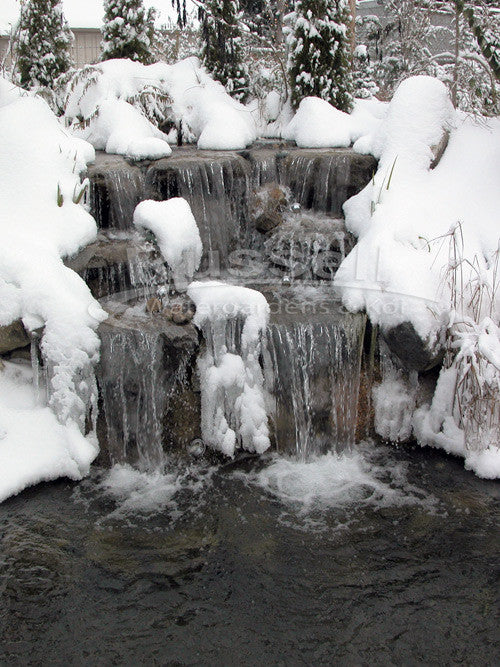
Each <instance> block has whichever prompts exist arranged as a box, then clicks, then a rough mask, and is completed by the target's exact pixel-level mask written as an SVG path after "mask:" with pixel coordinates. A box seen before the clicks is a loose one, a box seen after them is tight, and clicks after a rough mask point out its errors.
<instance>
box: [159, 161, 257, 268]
mask: <svg viewBox="0 0 500 667" xmlns="http://www.w3.org/2000/svg"><path fill="white" fill-rule="evenodd" d="M147 181H148V189H149V192H150V193H151V196H152V198H154V199H159V200H165V199H170V198H172V197H183V198H184V199H186V200H187V202H188V203H189V205H190V206H191V210H192V212H193V215H194V217H195V219H196V222H197V223H198V228H199V230H200V236H201V240H202V243H203V249H204V262H203V268H206V265H207V259H208V258H209V257H212V258H213V257H216V258H217V259H216V261H217V262H218V263H219V264H220V266H221V267H222V268H223V267H224V266H226V264H227V257H228V255H229V253H230V252H231V251H232V250H234V249H235V248H236V247H237V246H238V245H243V246H244V245H245V241H246V238H247V236H248V233H249V230H248V202H247V199H248V192H249V189H250V166H249V164H248V162H247V161H246V160H244V159H243V158H242V157H240V156H236V155H229V156H227V157H223V158H219V159H217V160H214V159H207V158H204V157H199V158H197V159H192V158H191V159H188V158H182V156H181V157H179V158H178V159H177V160H176V159H175V158H173V157H172V158H169V159H168V160H167V161H164V162H161V163H160V164H155V165H152V166H151V167H150V168H149V169H148V172H147Z"/></svg>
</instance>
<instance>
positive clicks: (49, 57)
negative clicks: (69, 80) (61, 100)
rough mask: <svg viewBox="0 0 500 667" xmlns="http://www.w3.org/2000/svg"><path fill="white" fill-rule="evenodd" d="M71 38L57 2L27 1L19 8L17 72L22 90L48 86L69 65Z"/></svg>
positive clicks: (60, 3) (60, 4)
mask: <svg viewBox="0 0 500 667" xmlns="http://www.w3.org/2000/svg"><path fill="white" fill-rule="evenodd" d="M72 42H73V35H72V33H71V31H70V29H69V27H68V24H67V22H66V19H65V18H64V14H63V11H62V2H61V0H28V1H27V2H26V3H24V4H23V5H22V6H21V21H20V33H19V39H18V42H17V69H18V73H19V81H20V84H21V85H22V86H23V87H24V88H34V87H40V86H47V87H49V88H50V87H52V85H53V83H54V80H55V79H57V77H58V76H60V75H61V74H63V73H64V72H66V71H67V70H68V69H69V68H70V67H71V64H72V61H71V55H70V47H71V44H72Z"/></svg>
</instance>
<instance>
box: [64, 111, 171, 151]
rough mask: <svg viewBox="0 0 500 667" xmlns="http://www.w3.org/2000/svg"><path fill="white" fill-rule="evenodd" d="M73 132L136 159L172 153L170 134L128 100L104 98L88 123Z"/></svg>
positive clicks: (105, 149)
mask: <svg viewBox="0 0 500 667" xmlns="http://www.w3.org/2000/svg"><path fill="white" fill-rule="evenodd" d="M73 132H74V134H75V135H77V136H78V135H80V136H81V137H82V138H84V139H86V140H87V141H89V142H90V143H91V144H92V145H93V146H94V148H96V149H97V150H102V151H106V153H112V154H115V155H124V156H125V157H128V158H132V159H134V160H147V159H149V160H159V159H160V158H162V157H168V156H169V155H171V153H172V149H171V148H170V146H169V145H168V143H167V136H166V135H165V134H164V133H163V132H160V130H159V129H158V128H157V127H155V126H154V125H153V124H152V123H150V121H149V120H148V119H147V118H146V117H145V116H144V115H143V114H142V113H141V112H140V111H139V110H138V109H136V108H135V107H133V106H132V105H131V104H129V103H128V102H125V101H124V100H104V101H103V102H102V103H100V104H99V106H98V107H97V109H96V114H95V115H94V116H93V117H92V119H91V120H90V122H89V124H88V126H87V127H85V128H84V129H82V130H80V131H78V130H77V129H74V130H73Z"/></svg>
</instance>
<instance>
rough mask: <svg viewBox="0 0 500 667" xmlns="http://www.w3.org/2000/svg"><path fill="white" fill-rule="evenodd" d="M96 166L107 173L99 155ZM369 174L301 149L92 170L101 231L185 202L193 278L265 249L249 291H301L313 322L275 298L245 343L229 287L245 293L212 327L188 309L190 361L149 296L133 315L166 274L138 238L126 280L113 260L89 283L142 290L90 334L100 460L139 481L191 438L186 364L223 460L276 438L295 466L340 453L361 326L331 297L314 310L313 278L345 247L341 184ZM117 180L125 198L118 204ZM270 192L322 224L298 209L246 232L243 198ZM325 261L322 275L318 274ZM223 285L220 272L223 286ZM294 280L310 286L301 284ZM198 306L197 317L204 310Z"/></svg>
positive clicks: (182, 155)
mask: <svg viewBox="0 0 500 667" xmlns="http://www.w3.org/2000/svg"><path fill="white" fill-rule="evenodd" d="M254 153H255V154H254ZM100 159H101V161H104V162H105V160H106V159H107V158H100ZM370 160H371V158H370ZM363 161H365V162H366V164H365V162H363ZM122 162H123V161H122ZM370 164H371V163H370ZM370 164H368V161H367V158H366V156H356V155H355V154H348V153H347V152H346V151H333V152H332V151H326V152H323V151H307V152H304V151H301V152H300V155H299V154H298V152H297V151H295V150H288V151H287V150H284V151H276V149H275V148H273V149H269V148H264V149H262V152H261V153H259V151H258V150H256V151H245V152H243V153H241V154H240V155H238V154H234V153H225V154H209V153H205V154H199V153H197V154H196V155H194V154H193V151H192V150H191V149H186V150H181V151H179V153H178V154H177V155H175V154H174V155H173V156H172V157H171V158H168V159H164V160H159V161H157V162H153V163H150V164H149V165H148V164H146V165H143V166H142V167H138V166H130V167H126V168H125V169H123V170H122V171H120V168H119V165H118V164H111V166H110V171H111V172H112V173H114V174H119V175H118V176H112V175H110V177H109V179H108V177H107V176H104V175H103V174H102V173H101V172H103V171H105V169H104V170H103V169H102V166H103V165H102V164H101V165H97V167H100V168H101V169H100V170H99V168H97V167H96V171H95V174H94V176H93V177H92V176H91V180H94V181H95V183H94V192H95V193H98V197H94V206H97V205H102V212H101V213H102V215H101V217H100V218H99V220H100V221H101V223H102V225H103V226H104V227H107V228H110V227H114V228H115V229H118V230H120V229H121V230H124V229H126V230H127V231H126V235H127V238H128V236H130V233H131V232H130V231H129V230H130V226H131V223H132V217H133V209H134V207H135V204H136V203H138V202H137V199H153V200H160V201H163V200H166V199H171V198H173V197H184V198H185V199H186V200H187V201H188V203H189V204H190V205H191V208H192V212H193V214H194V217H195V219H196V222H197V223H198V226H199V231H200V236H201V239H202V241H203V245H204V258H203V260H202V265H201V268H202V270H204V269H206V268H207V264H208V261H207V260H212V259H213V256H214V255H215V257H216V262H217V264H215V266H214V265H213V264H212V267H211V268H212V270H214V269H215V270H216V269H217V267H218V266H220V268H221V271H222V275H224V269H225V268H228V266H229V264H228V262H229V260H230V254H231V252H232V251H233V250H237V249H238V248H240V249H245V248H250V249H251V251H253V252H261V253H262V252H263V256H264V260H265V262H266V261H267V264H265V263H264V264H263V267H264V268H263V271H264V273H262V274H259V275H260V277H259V281H262V282H263V283H264V284H265V283H266V282H267V283H268V284H267V287H265V288H264V289H263V290H262V291H263V292H264V294H265V296H266V297H267V292H268V291H269V290H271V291H272V289H274V288H272V287H270V286H269V282H271V283H272V284H276V281H277V283H278V286H277V288H276V290H275V291H276V292H277V293H279V294H283V291H284V290H285V291H286V289H289V288H286V287H284V286H282V287H280V286H279V285H280V284H281V279H282V278H283V277H284V276H285V277H287V276H288V278H290V277H291V278H292V280H293V284H294V285H296V286H297V288H298V289H299V290H300V289H303V290H304V289H305V290H306V291H308V292H307V294H306V295H303V296H299V298H298V302H299V303H301V302H302V301H303V302H304V303H309V301H310V300H313V301H316V302H317V305H318V310H316V311H315V312H314V313H312V314H310V313H308V314H304V313H301V310H300V308H299V309H298V310H297V309H295V310H294V311H293V313H288V312H284V311H283V310H278V311H274V310H273V309H272V305H273V303H272V302H273V299H274V300H275V301H276V299H275V297H276V294H275V295H274V296H272V298H271V299H268V301H269V303H270V304H271V310H272V313H273V315H272V317H271V322H270V323H269V325H267V329H266V324H265V323H264V324H263V323H262V322H260V323H259V325H258V327H257V329H256V330H255V331H254V332H253V334H252V335H255V336H256V337H255V338H253V339H252V340H250V339H249V338H248V336H246V334H245V335H243V332H244V330H245V326H246V324H245V321H248V319H247V313H246V311H245V306H246V305H248V304H245V303H244V302H245V299H246V297H247V293H248V292H252V290H246V292H245V294H243V293H239V292H238V290H245V288H243V287H238V286H236V285H225V288H227V289H228V290H229V292H228V293H227V294H228V295H229V301H230V303H232V305H233V306H234V305H235V304H236V306H237V311H238V312H236V313H235V314H233V315H234V316H233V315H231V314H229V315H228V314H224V313H222V315H221V311H220V310H219V311H217V314H216V315H215V316H214V317H207V318H204V317H203V315H200V314H199V310H198V311H197V313H196V315H195V323H196V324H197V325H198V326H199V328H200V330H201V331H202V334H203V337H204V338H205V345H204V347H203V348H202V353H201V355H199V351H200V348H199V341H198V334H197V332H196V330H195V328H194V327H193V326H192V325H191V324H188V325H187V326H184V327H180V326H174V325H173V324H171V323H169V322H167V320H169V318H170V320H171V319H172V316H171V314H170V315H168V314H166V313H167V310H168V308H166V309H165V304H163V305H162V306H161V307H160V308H163V309H164V310H163V311H161V310H160V311H158V312H157V311H156V307H157V306H156V302H157V301H158V299H156V298H153V299H150V300H151V301H152V302H153V301H154V303H153V304H152V306H153V307H154V308H155V310H152V311H151V312H149V313H146V311H145V304H146V301H147V299H148V298H149V297H151V296H154V295H155V294H156V293H157V288H158V287H159V286H163V290H164V291H163V292H162V294H167V293H168V282H169V275H168V270H167V269H166V267H165V264H164V263H163V261H162V260H161V258H160V262H159V266H158V267H155V248H154V247H153V246H152V244H150V240H149V239H147V238H144V237H142V238H141V239H140V244H143V245H144V246H147V245H148V244H150V245H151V248H149V251H148V252H146V253H142V252H139V253H137V252H135V253H131V254H130V256H127V267H126V271H125V273H122V268H121V267H120V266H119V264H120V262H117V266H116V271H115V267H114V266H113V267H112V270H111V271H108V273H107V277H105V276H103V277H102V279H101V281H104V280H108V283H109V289H107V288H106V289H105V290H104V291H108V292H109V291H117V290H118V291H123V289H124V288H126V290H125V291H127V290H128V289H130V287H134V286H135V287H137V286H139V287H141V290H142V292H141V293H140V294H138V293H136V295H135V297H134V298H133V299H132V300H130V298H129V297H128V296H127V295H124V298H123V303H122V307H121V308H122V310H121V311H120V312H119V313H118V315H117V313H116V311H115V310H113V308H111V310H110V312H111V313H112V317H111V318H110V321H108V322H106V323H104V324H103V325H101V337H102V354H101V365H100V369H99V384H100V387H101V396H102V405H103V408H104V410H103V411H104V415H105V422H106V429H105V430H106V432H107V440H108V447H109V450H110V457H111V459H112V461H114V462H135V463H136V464H137V465H138V467H139V468H141V469H143V470H152V469H155V468H158V467H160V468H161V467H162V466H163V464H164V461H165V459H164V453H163V450H164V447H165V444H166V442H169V443H171V444H172V445H173V446H175V447H179V446H181V447H182V446H184V445H189V443H190V442H191V441H192V440H193V438H196V437H199V435H197V433H198V434H199V424H200V421H199V420H200V393H199V388H198V387H196V386H195V385H196V382H195V380H194V376H195V375H196V372H195V369H196V359H197V358H198V359H199V363H198V370H199V371H200V381H201V405H202V411H201V412H202V424H201V426H202V430H203V432H204V436H205V440H206V442H207V444H211V445H212V446H214V447H215V448H216V449H221V450H222V451H224V452H225V453H227V454H229V455H232V454H233V453H234V450H235V449H236V448H238V447H243V448H245V449H248V450H250V451H255V452H262V451H264V450H265V449H267V447H268V446H269V443H270V442H272V441H274V442H275V444H276V447H277V448H278V450H279V451H281V452H283V453H286V454H288V455H294V456H296V457H297V458H299V459H300V460H307V459H309V458H311V457H313V456H315V455H317V454H321V453H324V452H326V451H331V450H332V449H335V450H338V451H340V450H341V449H344V448H345V447H350V446H351V445H352V443H353V442H354V432H355V427H356V414H357V395H358V389H359V376H360V358H361V350H362V340H363V332H364V324H365V320H364V318H363V316H361V315H349V314H346V313H342V312H341V311H340V310H339V307H338V304H336V305H335V306H332V305H331V303H330V302H331V301H332V297H331V292H329V294H330V297H329V299H330V301H329V302H328V305H327V307H326V310H324V311H323V310H321V308H322V306H321V299H322V288H321V282H318V279H320V281H321V280H323V286H324V285H325V283H324V281H325V280H327V279H329V278H330V277H331V275H333V273H334V271H335V269H336V267H337V265H338V263H339V262H340V261H341V259H342V258H343V257H344V256H345V254H346V253H347V252H348V251H349V249H350V243H351V239H350V238H349V236H348V235H347V234H346V232H345V228H344V226H343V224H342V222H341V221H339V220H336V219H335V217H334V216H335V215H338V214H339V212H340V210H341V205H342V203H343V201H344V199H345V198H346V196H347V195H346V192H347V190H349V188H351V190H352V189H353V188H354V189H360V188H358V186H357V184H355V185H354V186H353V185H352V183H351V181H352V180H353V178H355V180H356V178H358V179H360V178H362V180H363V181H364V182H363V183H362V185H364V184H366V182H367V180H368V179H369V171H370V169H369V167H370ZM353 165H354V166H353ZM122 172H123V173H122ZM129 172H133V173H134V174H135V176H132V175H131V174H130V173H129ZM99 174H100V175H99ZM360 174H362V176H360ZM356 175H357V176H356ZM127 180H128V181H129V183H131V184H132V185H131V188H130V190H131V191H130V192H128V193H123V192H122V190H121V189H123V188H125V189H127V187H126V181H127ZM110 182H112V184H111V185H109V183H110ZM273 183H276V184H278V183H281V184H286V185H289V186H290V188H291V190H292V194H293V196H294V197H295V198H296V199H297V200H298V201H299V202H300V203H301V204H302V206H303V207H306V208H310V207H313V208H315V209H319V210H320V211H322V212H323V213H325V212H326V213H327V216H325V215H323V216H322V217H321V215H318V214H317V213H305V212H303V213H299V214H298V215H297V216H296V217H294V216H293V215H292V214H291V213H289V214H288V216H287V215H285V216H284V219H283V221H282V222H281V224H280V225H279V227H278V228H277V229H275V230H273V231H271V232H269V233H262V232H260V231H259V232H257V231H256V229H253V228H251V225H249V220H250V217H249V200H250V195H251V193H252V191H253V190H254V189H256V188H258V187H260V186H262V185H266V184H273ZM332 214H333V215H332ZM98 217H99V215H98ZM106 234H107V235H108V236H109V241H110V243H111V244H115V243H116V239H118V238H120V234H122V235H123V232H119V233H118V234H117V233H116V232H115V231H114V230H113V229H108V231H107V232H106ZM256 237H258V239H257V240H256ZM131 238H132V237H130V239H129V240H128V241H127V243H128V242H130V240H131ZM299 256H300V257H299ZM325 256H328V260H327V262H326V272H325V271H324V270H323V271H321V269H325V263H324V262H323V261H322V260H323V258H324V257H325ZM297 257H298V259H299V260H300V259H301V258H304V257H305V258H306V260H307V261H306V264H307V263H308V268H307V271H306V273H305V274H300V273H299V274H298V275H296V276H295V275H294V266H295V264H296V263H297V261H296V260H297ZM276 258H278V259H279V261H278V260H277V259H276ZM332 258H333V259H334V260H335V261H334V262H333V264H332ZM320 260H321V261H320ZM299 263H300V262H299ZM273 264H277V267H276V266H274V267H273ZM320 264H321V266H320ZM160 265H161V266H160ZM266 266H267V268H266ZM94 268H95V267H94ZM97 268H98V269H99V267H97ZM233 268H234V267H233ZM276 268H278V271H277V270H276ZM114 271H115V272H116V276H115V275H114V273H113V272H114ZM280 271H281V273H279V272H280ZM211 275H212V276H213V275H214V274H213V273H212V274H211ZM278 275H279V277H277V276H278ZM235 276H236V272H235V271H232V274H231V277H230V278H229V282H232V281H234V280H235ZM197 277H198V278H199V277H200V274H199V275H198V276H197ZM243 278H245V276H243ZM304 280H307V281H308V284H309V287H304V285H306V283H304ZM204 285H205V286H206V283H204ZM301 285H302V287H300V286H301ZM294 289H295V288H294ZM234 290H236V291H234ZM158 294H159V292H158ZM257 294H258V293H257ZM296 296H297V294H295V297H296ZM191 297H192V298H193V299H194V295H191ZM240 297H241V299H240ZM243 297H244V298H243ZM261 297H262V295H261V294H260V295H258V298H261ZM168 298H169V299H170V297H168ZM262 298H263V297H262ZM280 298H281V297H280V296H278V300H279V299H280ZM194 300H196V299H194ZM160 301H161V297H160ZM202 301H203V299H202ZM292 301H293V299H292ZM327 301H328V299H327ZM264 302H265V299H264ZM196 305H197V307H198V309H199V308H200V306H202V305H203V304H200V303H197V304H196ZM212 305H214V304H212ZM219 305H220V304H219ZM295 305H297V298H295ZM118 310H120V309H118ZM126 311H128V312H126ZM240 311H241V312H240ZM155 313H157V314H155ZM197 318H198V319H197ZM165 327H166V328H165ZM251 328H252V327H250V329H251ZM167 329H168V330H167ZM257 330H258V335H257V333H256V331H257ZM221 332H222V333H221ZM247 333H248V332H247ZM263 333H264V338H263V340H262V345H261V339H262V334H263ZM186 397H187V398H186ZM177 406H181V407H180V409H179V408H178V407H177ZM268 418H269V424H268ZM187 422H189V424H187ZM207 424H208V426H207ZM191 425H193V428H190V426H191ZM268 426H269V430H268ZM209 427H210V428H209ZM178 433H182V437H180V438H179V437H178V435H177V434H178ZM228 434H229V435H228ZM226 436H227V438H226ZM233 436H234V437H233ZM181 443H182V444H181ZM224 443H225V444H224ZM223 444H224V446H223Z"/></svg>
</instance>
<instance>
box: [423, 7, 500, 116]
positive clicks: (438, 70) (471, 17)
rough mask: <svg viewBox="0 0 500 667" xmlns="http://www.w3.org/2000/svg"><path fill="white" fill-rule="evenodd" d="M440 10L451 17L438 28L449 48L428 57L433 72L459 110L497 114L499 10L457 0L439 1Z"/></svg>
mask: <svg viewBox="0 0 500 667" xmlns="http://www.w3.org/2000/svg"><path fill="white" fill-rule="evenodd" d="M440 9H441V11H446V13H447V15H448V16H449V17H450V18H451V21H450V25H449V27H448V28H446V29H442V31H441V32H442V33H443V34H444V36H445V39H446V41H447V42H448V43H449V45H450V48H449V50H448V51H443V52H441V53H438V54H436V55H434V56H433V57H432V68H433V69H432V72H433V74H434V75H435V76H437V77H438V78H439V79H441V80H442V81H444V82H445V83H446V84H447V86H448V87H449V89H450V91H451V95H452V99H453V103H454V104H455V106H457V107H458V108H459V109H462V110H463V111H467V112H473V113H478V114H487V115H495V114H498V113H499V112H500V13H498V12H494V11H493V8H492V7H490V6H488V5H486V4H484V3H479V4H472V3H469V2H461V1H460V0H451V1H450V2H446V3H443V5H442V7H440ZM486 42H487V43H486ZM487 56H489V57H487ZM495 66H496V67H497V68H498V70H497V72H496V74H495V69H496V67H495Z"/></svg>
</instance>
